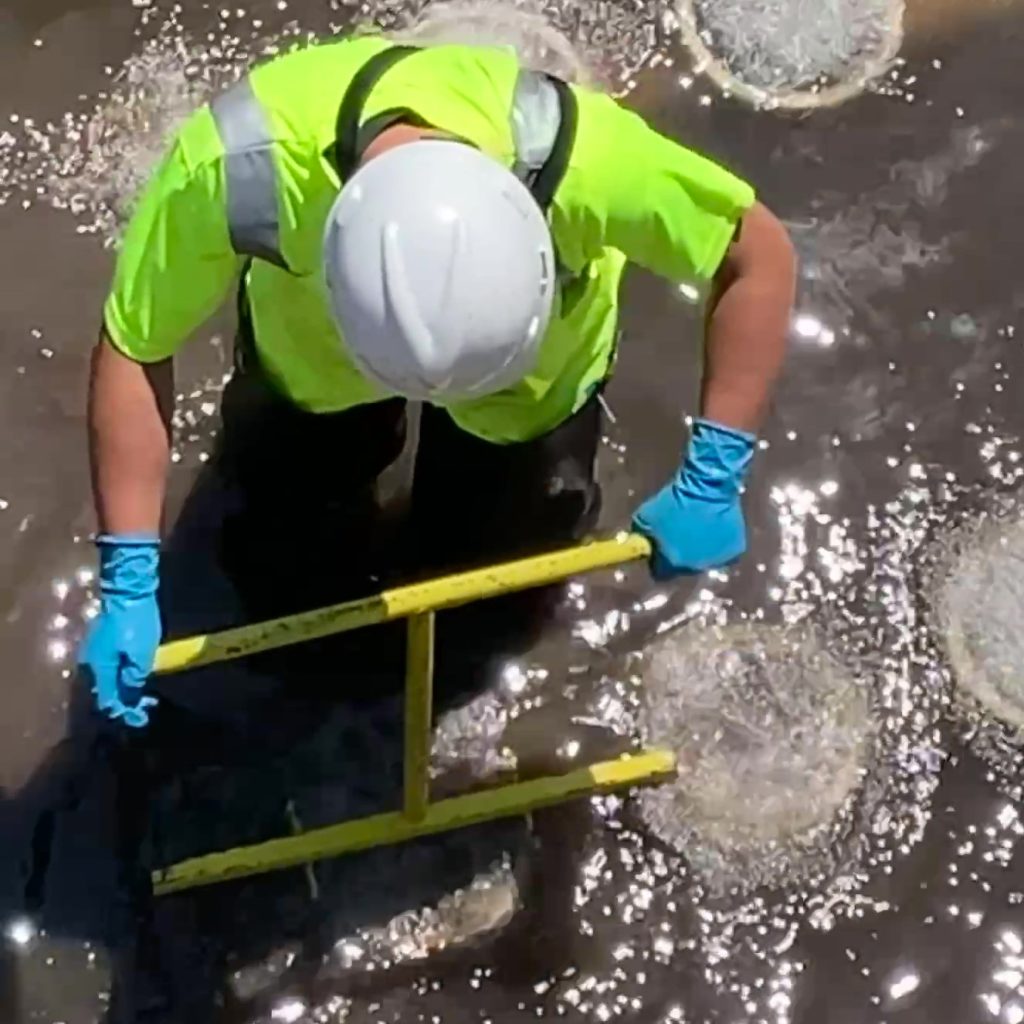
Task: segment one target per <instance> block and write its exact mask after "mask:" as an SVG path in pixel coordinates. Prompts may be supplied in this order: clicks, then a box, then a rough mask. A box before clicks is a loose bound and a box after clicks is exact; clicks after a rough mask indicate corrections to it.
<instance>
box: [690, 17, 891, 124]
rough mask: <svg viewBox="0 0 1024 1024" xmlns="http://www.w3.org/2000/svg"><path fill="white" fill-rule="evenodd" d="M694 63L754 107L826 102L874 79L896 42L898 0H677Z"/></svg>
mask: <svg viewBox="0 0 1024 1024" xmlns="http://www.w3.org/2000/svg"><path fill="white" fill-rule="evenodd" d="M678 11H679V21H680V29H681V33H682V38H683V42H684V44H685V45H686V46H687V47H688V48H689V50H690V51H691V53H692V54H693V56H694V58H695V60H696V64H697V68H698V69H699V70H700V71H702V72H704V73H706V74H707V75H708V76H709V77H710V78H711V79H712V80H713V81H714V82H715V84H716V85H718V86H719V87H720V88H722V89H723V90H725V91H727V92H728V93H730V94H731V95H735V96H738V97H739V98H741V99H743V100H745V101H747V102H750V103H754V104H755V105H758V106H766V107H782V108H789V109H803V108H811V107H821V106H833V105H835V104H837V103H841V102H843V101H845V100H847V99H850V98H852V97H853V96H856V95H858V94H859V93H860V92H862V91H863V90H864V88H865V87H866V86H867V85H868V84H869V83H870V82H873V81H875V80H877V79H878V78H880V77H881V76H882V75H883V74H884V73H885V72H886V71H887V70H888V69H889V68H890V67H891V66H892V63H893V61H894V60H895V59H896V56H897V54H898V53H899V50H900V46H901V45H902V41H903V15H904V5H903V2H902V0H766V2H764V3H761V4H758V5H757V6H755V7H751V6H750V4H749V3H746V2H744V0H680V2H679V6H678Z"/></svg>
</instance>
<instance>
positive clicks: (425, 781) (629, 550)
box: [153, 534, 675, 893]
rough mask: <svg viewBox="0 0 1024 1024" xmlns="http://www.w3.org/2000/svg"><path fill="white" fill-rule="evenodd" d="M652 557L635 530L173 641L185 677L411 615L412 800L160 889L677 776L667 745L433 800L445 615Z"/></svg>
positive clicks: (204, 862)
mask: <svg viewBox="0 0 1024 1024" xmlns="http://www.w3.org/2000/svg"><path fill="white" fill-rule="evenodd" d="M650 553H651V547H650V543H649V542H648V541H647V540H646V539H645V538H643V537H639V536H636V535H625V534H624V535H622V536H620V537H617V538H614V539H612V540H604V541H596V542H594V543H590V544H583V545H580V546H578V547H575V548H569V549H567V550H564V551H556V552H553V553H551V554H546V555H538V556H536V557H533V558H526V559H521V560H519V561H515V562H507V563H505V564H503V565H495V566H491V567H489V568H486V569H477V570H473V571H471V572H464V573H458V574H456V575H452V576H445V577H442V578H440V579H436V580H430V581H428V582H425V583H416V584H412V585H410V586H405V587H398V588H395V589H393V590H387V591H384V592H383V593H381V594H377V595H376V596H374V597H369V598H365V599H363V600H359V601H350V602H347V603H345V604H338V605H334V606H332V607H329V608H322V609H319V610H317V611H310V612H301V613H299V614H297V615H290V616H287V617H285V618H281V619H273V620H271V621H269V622H262V623H257V624H256V625H252V626H242V627H240V628H238V629H230V630H226V631H224V632H222V633H211V634H208V635H206V636H197V637H191V638H189V639H186V640H176V641H172V642H171V643H167V644H164V645H163V646H162V647H161V648H160V650H159V651H158V653H157V659H156V669H155V671H156V672H158V673H170V672H179V671H182V670H184V669H189V668H197V667H198V666H200V665H209V664H212V663H214V662H218V661H226V660H228V659H231V658H241V657H244V656H246V655H249V654H256V653H258V652H260V651H267V650H271V649H272V648H275V647H284V646H286V645H288V644H295V643H300V642H302V641H303V640H313V639H316V638H318V637H323V636H328V635H330V634H333V633H341V632H348V631H351V630H354V629H360V628H362V627H363V626H370V625H375V624H377V623H381V622H388V621H392V620H395V619H408V631H409V632H408V638H409V639H408V645H407V652H406V683H405V687H406V689H405V752H404V758H405V762H404V764H405V796H404V801H403V807H402V809H401V810H400V811H393V812H390V813H387V814H376V815H372V816H371V817H368V818H361V819H359V820H356V821H348V822H343V823H341V824H338V825H331V826H329V827H326V828H319V829H312V830H310V831H308V832H303V833H301V834H299V835H293V836H288V837H284V838H281V839H274V840H271V841H270V842H266V843H259V844H257V845H255V846H248V847H239V848H236V849H232V850H225V851H223V852H220V853H211V854H207V855H206V856H202V857H195V858H193V859H191V860H187V861H183V862H182V863H180V864H175V865H173V866H171V867H168V868H162V869H160V870H158V871H156V872H155V873H154V875H153V883H154V888H155V891H156V892H157V893H169V892H176V891H178V890H181V889H188V888H191V887H193V886H198V885H209V884H212V883H214V882H222V881H226V880H227V879H231V878H242V877H245V876H247V875H256V874H261V873H263V872H267V871H276V870H279V869H281V868H288V867H295V866H298V865H301V864H308V863H310V862H311V861H314V860H318V859H321V858H324V857H334V856H337V855H339V854H342V853H350V852H353V851H355V850H364V849H367V848H369V847H372V846H382V845H387V844H390V843H399V842H404V841H405V840H407V839H412V838H414V837H415V836H421V835H428V834H431V833H435V832H444V831H447V830H449V829H454V828H461V827H464V826H466V825H472V824H476V823H478V822H482V821H489V820H492V819H495V818H503V817H512V816H515V815H518V814H523V813H526V812H527V811H530V810H534V809H536V808H540V807H545V806H549V805H551V804H554V803H559V802H560V801H563V800H567V799H570V798H572V797H579V796H582V795H585V794H587V793H592V792H602V791H607V790H612V789H618V788H623V787H627V786H634V785H640V784H644V783H651V782H655V781H660V780H662V779H665V778H668V777H670V776H671V775H672V774H674V772H675V757H674V756H673V755H672V754H671V753H670V752H668V751H664V750H647V751H642V752H640V753H636V754H631V755H629V756H624V757H621V758H618V759H617V760H614V761H604V762H599V763H597V764H592V765H589V766H588V767H585V768H577V769H575V770H573V771H570V772H567V773H565V774H562V775H553V776H548V777H545V778H539V779H531V780H529V781H526V782H515V783H510V784H507V785H503V786H499V787H495V788H492V789H487V790H484V791H480V792H475V793H470V794H466V795H464V796H457V797H453V798H451V799H448V800H441V801H438V802H437V803H431V802H430V796H429V761H430V746H431V719H432V701H433V678H434V620H435V615H436V613H437V612H438V611H440V610H442V609H445V608H454V607H456V606H457V605H461V604H467V603H469V602H470V601H478V600H481V599H483V598H488V597H495V596H497V595H499V594H506V593H512V592H513V591H517V590H526V589H529V588H530V587H537V586H541V585H543V584H546V583H554V582H557V581H559V580H563V579H566V578H567V577H569V576H574V575H576V574H578V573H584V572H592V571H594V570H597V569H606V568H610V567H611V566H615V565H622V564H624V563H626V562H632V561H637V560H639V559H643V558H647V557H648V556H649V555H650Z"/></svg>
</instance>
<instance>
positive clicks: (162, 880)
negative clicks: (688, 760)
mask: <svg viewBox="0 0 1024 1024" xmlns="http://www.w3.org/2000/svg"><path fill="white" fill-rule="evenodd" d="M674 771H675V758H674V757H673V755H672V754H670V753H669V752H668V751H663V750H648V751H644V752H643V753H640V754H633V755H631V756H629V757H623V758H621V759H620V760H617V761H603V762H599V763H598V764H592V765H590V766H589V767H586V768H579V769H577V770H575V771H571V772H567V773H566V774H565V775H552V776H546V777H544V778H540V779H530V780H529V781H527V782H514V783H511V784H510V785H506V786H500V787H497V788H495V789H488V790H480V791H478V792H475V793H467V794H465V795H463V796H456V797H452V798H450V799H448V800H439V801H438V802H437V803H435V804H431V805H430V807H429V808H428V809H427V811H426V813H425V815H424V816H423V817H422V818H420V819H418V820H413V819H412V818H409V817H407V816H406V815H405V814H403V813H402V812H401V811H391V812H389V813H387V814H375V815H373V816H372V817H369V818H360V819H358V820H356V821H346V822H342V823H341V824H339V825H329V826H327V827H326V828H318V829H311V830H310V831H309V832H304V833H301V834H300V835H297V836H286V837H283V838H281V839H271V840H269V841H268V842H265V843H258V844H256V845H255V846H243V847H238V848H237V849H234V850H225V851H223V852H221V853H210V854H207V855H206V856H204V857H195V858H193V859H192V860H186V861H182V862H181V863H180V864H176V865H175V866H173V867H170V868H167V869H166V870H164V871H157V872H155V873H154V875H153V885H154V889H155V891H156V892H157V893H158V894H160V895H163V894H166V893H171V892H177V891H179V890H181V889H189V888H193V887H195V886H200V885H211V884H213V883H215V882H224V881H227V880H228V879H235V878H245V877H246V876H247V875H258V874H261V873H263V872H267V871H276V870H279V869H281V868H291V867H298V866H300V865H302V864H307V863H309V862H310V861H313V860H319V859H322V858H324V857H336V856H338V855H339V854H343V853H354V852H355V851H356V850H366V849H369V848H370V847H373V846H386V845H391V844H394V843H402V842H405V841H406V840H409V839H413V838H415V837H416V836H425V835H431V834H433V833H436V832H447V831H449V830H450V829H454V828H464V827H465V826H467V825H475V824H479V823H480V822H483V821H491V820H493V819H496V818H511V817H515V816H516V815H518V814H525V813H527V812H528V811H531V810H536V809H537V808H540V807H548V806H550V805H552V804H557V803H561V802H562V801H563V800H568V799H571V798H572V797H578V796H585V795H587V794H589V793H598V792H608V791H611V790H615V789H621V788H624V787H628V786H633V785H637V784H639V783H647V782H653V781H657V780H659V779H665V778H668V777H669V776H671V775H672V774H673V773H674Z"/></svg>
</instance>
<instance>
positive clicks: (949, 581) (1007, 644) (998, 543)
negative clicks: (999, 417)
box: [922, 446, 1024, 800]
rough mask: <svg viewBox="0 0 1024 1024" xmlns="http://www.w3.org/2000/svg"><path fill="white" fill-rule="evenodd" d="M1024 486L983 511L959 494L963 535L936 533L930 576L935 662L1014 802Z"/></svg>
mask: <svg viewBox="0 0 1024 1024" xmlns="http://www.w3.org/2000/svg"><path fill="white" fill-rule="evenodd" d="M984 449H985V446H983V450H984ZM1002 454H1003V455H1005V453H1002ZM1020 476H1021V474H1020V473H1019V472H1018V473H1017V475H1016V476H1015V477H1014V479H1012V480H1010V481H1006V486H1004V487H1003V489H1002V490H1000V491H999V492H997V493H996V494H995V495H994V496H989V497H987V498H982V500H981V503H980V507H979V503H978V496H977V495H975V496H974V498H973V500H971V498H970V497H968V498H967V500H966V501H965V500H964V498H965V495H964V492H960V491H958V492H955V496H954V497H953V498H951V499H950V505H951V506H954V508H955V511H954V512H953V513H951V516H950V518H951V519H952V520H953V523H954V525H953V526H952V527H950V528H947V529H945V530H943V531H942V532H939V533H937V536H936V539H935V541H934V542H933V543H932V545H931V546H930V548H929V550H928V552H927V559H926V561H925V564H924V566H923V569H922V575H923V577H924V579H925V583H924V589H925V596H926V599H927V604H928V611H929V613H930V618H931V626H932V630H931V631H930V634H929V636H930V638H931V640H932V646H931V647H930V649H929V653H930V654H931V656H932V657H934V658H936V659H937V660H938V661H939V662H940V663H942V664H945V665H947V666H948V670H949V674H950V676H951V680H952V683H953V686H954V690H953V694H954V701H953V709H954V711H955V714H956V717H957V720H958V722H959V723H960V725H961V726H962V730H963V736H964V739H965V740H966V742H967V743H968V745H969V747H970V749H971V750H972V751H973V752H974V753H975V754H977V755H978V756H979V757H980V758H982V760H984V761H985V762H986V763H987V764H988V765H989V767H990V768H991V770H992V776H991V777H992V779H993V781H996V782H997V783H998V784H999V785H1000V787H1001V788H1002V789H1003V790H1004V792H1006V793H1008V794H1009V795H1010V796H1011V797H1012V798H1013V799H1015V800H1020V799H1022V798H1024V782H1022V780H1024V647H1022V641H1021V634H1020V627H1019V623H1020V617H1021V610H1022V609H1024V583H1022V573H1021V570H1022V567H1024V504H1022V502H1021V496H1020V492H1019V491H1018V490H1017V486H1018V485H1019V480H1020ZM955 503H957V504H955Z"/></svg>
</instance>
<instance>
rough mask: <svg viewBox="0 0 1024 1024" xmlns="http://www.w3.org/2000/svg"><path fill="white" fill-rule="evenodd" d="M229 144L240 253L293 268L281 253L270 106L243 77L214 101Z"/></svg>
mask: <svg viewBox="0 0 1024 1024" xmlns="http://www.w3.org/2000/svg"><path fill="white" fill-rule="evenodd" d="M210 111H211V113H212V114H213V119H214V122H215V123H216V125H217V131H218V132H219V133H220V137H221V141H222V142H223V143H224V150H225V154H226V156H225V177H226V179H227V192H228V210H227V213H228V230H229V232H230V235H231V246H232V248H233V249H234V250H235V252H237V253H238V254H239V255H241V256H254V257H257V258H258V259H262V260H267V261H269V262H270V263H273V264H275V265H276V266H279V267H281V269H282V270H288V264H287V263H286V262H285V259H284V256H283V255H282V253H281V230H280V221H279V219H278V213H277V170H276V168H275V167H274V155H273V152H272V147H273V143H274V140H273V137H272V135H271V133H270V125H269V122H268V120H267V114H266V111H264V109H263V107H262V106H261V105H260V101H259V100H258V99H257V98H256V94H255V93H254V92H253V91H252V86H251V85H250V83H249V79H248V77H246V78H243V79H242V80H241V81H240V82H238V83H237V84H236V85H234V86H232V87H231V88H230V89H228V90H227V91H226V92H223V93H221V94H220V95H219V96H216V97H215V98H214V99H213V100H212V101H211V103H210Z"/></svg>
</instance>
